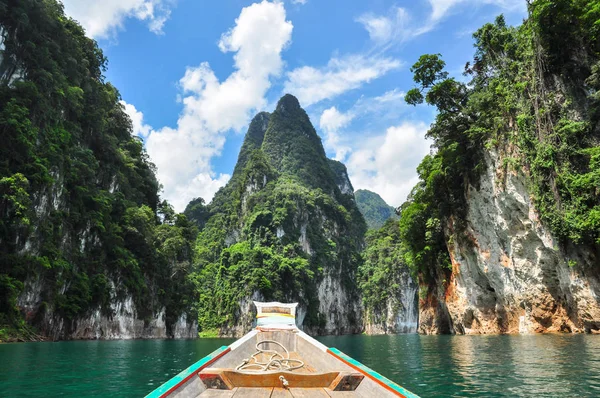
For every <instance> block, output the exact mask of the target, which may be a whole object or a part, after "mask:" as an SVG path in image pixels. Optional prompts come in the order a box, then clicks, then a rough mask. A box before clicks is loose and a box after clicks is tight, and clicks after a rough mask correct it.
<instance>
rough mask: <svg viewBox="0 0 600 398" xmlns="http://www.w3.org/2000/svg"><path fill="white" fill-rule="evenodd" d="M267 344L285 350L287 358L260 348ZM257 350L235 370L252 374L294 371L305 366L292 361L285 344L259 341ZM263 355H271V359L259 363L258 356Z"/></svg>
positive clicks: (295, 360)
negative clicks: (270, 371) (271, 371)
mask: <svg viewBox="0 0 600 398" xmlns="http://www.w3.org/2000/svg"><path fill="white" fill-rule="evenodd" d="M267 343H272V344H276V345H278V346H279V347H281V348H283V351H284V352H285V357H284V356H283V355H281V354H280V353H279V352H277V351H275V350H265V349H262V348H260V346H261V345H262V344H267ZM256 350H257V351H256V352H255V353H254V354H252V356H250V358H246V359H244V361H243V362H242V363H241V364H240V365H238V367H237V368H235V370H246V371H252V372H266V371H269V370H279V371H282V370H283V371H292V370H295V369H300V368H301V367H303V366H304V362H303V361H301V360H299V359H291V358H290V353H289V351H288V350H287V348H285V347H284V346H283V344H281V343H279V342H278V341H273V340H263V341H259V342H258V343H256ZM261 354H266V355H269V354H271V357H270V358H269V360H268V361H267V362H259V360H258V359H257V356H258V355H261ZM294 364H295V365H294Z"/></svg>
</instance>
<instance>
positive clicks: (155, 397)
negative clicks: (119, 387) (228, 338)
mask: <svg viewBox="0 0 600 398" xmlns="http://www.w3.org/2000/svg"><path fill="white" fill-rule="evenodd" d="M228 349H229V347H228V346H225V345H224V346H222V347H220V348H217V349H216V350H215V351H213V352H211V353H210V354H208V355H207V356H205V357H204V358H202V359H201V360H199V361H198V362H196V363H195V364H193V365H191V366H189V367H188V368H186V369H184V370H182V371H181V372H180V373H179V374H178V375H177V376H174V377H173V378H172V379H170V380H169V381H167V382H166V383H165V384H163V385H162V386H160V387H158V388H157V389H156V390H154V391H152V392H151V393H150V394H148V395H146V398H160V397H162V396H163V395H164V394H165V393H167V392H168V391H169V390H170V389H172V388H173V387H175V386H177V384H179V383H181V382H182V381H184V380H185V379H186V378H188V377H189V376H190V375H192V374H194V373H195V372H197V371H198V370H199V369H200V368H201V367H202V366H204V365H206V364H207V363H208V362H210V361H212V360H213V359H215V358H216V357H218V356H219V355H221V354H222V353H223V351H227V350H228Z"/></svg>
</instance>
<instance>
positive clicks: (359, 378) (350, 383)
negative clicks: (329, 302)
mask: <svg viewBox="0 0 600 398" xmlns="http://www.w3.org/2000/svg"><path fill="white" fill-rule="evenodd" d="M269 341H276V342H278V343H281V344H283V345H284V346H285V347H287V349H288V350H289V352H290V353H289V355H290V358H295V359H297V360H300V361H302V362H303V363H304V364H305V365H304V366H303V367H302V368H301V369H298V370H294V371H291V372H290V371H285V370H280V371H266V372H249V371H239V370H236V368H237V367H238V366H239V364H241V363H243V362H244V361H245V360H248V358H250V357H251V356H252V355H253V353H255V352H256V346H257V343H259V342H263V343H261V344H263V346H264V347H265V349H267V350H275V349H276V347H277V346H276V345H275V344H274V343H269ZM284 381H285V384H284ZM238 396H239V397H262V396H265V397H273V396H281V397H300V396H304V397H312V396H314V397H323V398H326V397H335V396H339V397H342V396H344V397H350V396H356V397H406V398H418V397H417V396H416V395H415V394H413V393H411V392H410V391H408V390H406V389H404V388H403V387H401V386H399V385H398V384H396V383H394V382H392V381H391V380H389V379H387V378H385V377H384V376H382V375H380V374H379V373H377V372H375V371H374V370H372V369H370V368H368V367H367V366H365V365H363V364H362V363H360V362H358V361H356V360H355V359H353V358H351V357H349V356H348V355H346V354H344V353H343V352H341V351H339V350H338V349H336V348H329V347H327V346H325V345H323V344H321V343H320V342H318V341H317V340H315V339H313V338H312V337H310V336H308V335H307V334H305V333H304V332H302V331H300V330H298V329H296V330H268V329H267V330H258V329H255V330H253V331H251V332H250V333H248V334H246V335H245V336H244V337H242V338H241V339H239V340H237V341H235V342H234V343H233V344H231V345H230V346H223V347H220V348H219V349H217V350H215V351H214V352H212V353H211V354H209V355H207V356H206V357H204V358H202V359H201V360H200V361H198V362H196V363H195V364H193V365H192V366H190V367H188V368H187V369H185V370H183V371H182V372H181V373H179V374H178V375H176V376H175V377H173V378H172V379H170V380H168V381H167V382H166V383H164V384H163V385H161V386H160V387H158V388H157V389H156V390H154V391H152V392H151V393H150V394H148V395H147V396H146V397H147V398H166V397H169V398H174V397H177V398H188V397H200V398H203V397H238Z"/></svg>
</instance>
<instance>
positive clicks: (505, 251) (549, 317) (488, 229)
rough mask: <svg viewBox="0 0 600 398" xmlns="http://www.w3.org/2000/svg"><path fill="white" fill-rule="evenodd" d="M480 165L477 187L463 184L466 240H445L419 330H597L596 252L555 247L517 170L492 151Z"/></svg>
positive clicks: (599, 326)
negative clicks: (445, 267)
mask: <svg viewBox="0 0 600 398" xmlns="http://www.w3.org/2000/svg"><path fill="white" fill-rule="evenodd" d="M485 163H486V169H485V173H484V174H483V175H482V177H481V180H480V186H479V187H478V188H475V187H473V186H469V188H468V203H469V210H468V216H467V220H466V221H467V224H468V227H467V231H466V236H467V238H465V239H457V241H455V242H453V243H451V244H449V248H450V255H451V259H452V274H451V276H450V279H449V280H448V281H447V282H444V281H443V277H440V278H438V286H437V292H436V293H437V294H436V293H431V294H429V295H428V297H426V298H425V299H424V300H422V301H421V309H420V328H419V331H420V332H421V333H439V332H444V331H446V332H450V333H465V334H478V333H532V332H593V331H598V330H599V329H600V300H599V297H600V296H599V295H600V283H599V279H598V273H597V271H595V270H594V268H597V266H598V265H599V262H600V259H599V258H598V257H597V254H596V253H593V252H592V251H590V250H589V249H583V248H578V247H573V246H568V247H566V248H560V247H561V246H560V245H559V242H557V240H556V239H555V238H554V237H553V236H552V234H551V233H550V232H549V231H548V229H547V228H545V227H544V225H542V224H541V223H540V221H539V219H538V216H537V214H536V210H535V208H534V206H533V204H532V201H531V198H530V194H529V191H528V188H527V177H526V175H525V174H524V173H525V172H524V171H511V170H508V171H507V170H506V167H505V166H504V165H503V162H502V156H501V155H499V154H498V153H496V152H488V153H486V156H485ZM454 226H455V225H454V223H453V222H451V223H449V225H448V228H449V230H450V231H451V230H452V229H453V228H454ZM446 321H447V322H446ZM440 325H442V326H440ZM443 325H446V326H445V327H444V326H443ZM445 328H447V330H444V329H445Z"/></svg>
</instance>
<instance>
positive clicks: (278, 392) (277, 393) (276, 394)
mask: <svg viewBox="0 0 600 398" xmlns="http://www.w3.org/2000/svg"><path fill="white" fill-rule="evenodd" d="M292 397H293V396H292V393H291V392H289V391H288V390H286V389H285V388H274V389H273V392H272V393H271V398H292Z"/></svg>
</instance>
